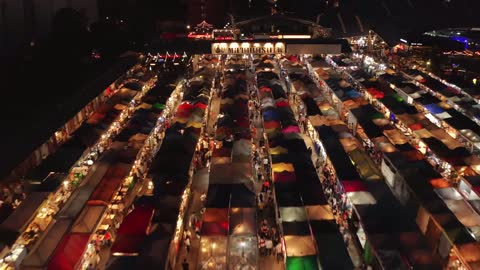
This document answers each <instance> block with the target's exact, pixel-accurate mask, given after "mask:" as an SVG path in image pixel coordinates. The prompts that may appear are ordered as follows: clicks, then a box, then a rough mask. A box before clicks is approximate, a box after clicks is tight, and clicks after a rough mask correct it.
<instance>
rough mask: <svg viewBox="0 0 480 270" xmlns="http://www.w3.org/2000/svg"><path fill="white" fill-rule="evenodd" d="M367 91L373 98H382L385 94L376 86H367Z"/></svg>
mask: <svg viewBox="0 0 480 270" xmlns="http://www.w3.org/2000/svg"><path fill="white" fill-rule="evenodd" d="M367 92H368V93H370V95H372V96H373V97H374V98H384V97H385V94H384V93H383V92H381V91H378V90H377V89H376V88H373V87H372V88H368V89H367Z"/></svg>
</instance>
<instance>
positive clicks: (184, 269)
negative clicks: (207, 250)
mask: <svg viewBox="0 0 480 270" xmlns="http://www.w3.org/2000/svg"><path fill="white" fill-rule="evenodd" d="M189 269H190V266H189V265H188V262H187V259H186V258H185V259H183V263H182V270H189Z"/></svg>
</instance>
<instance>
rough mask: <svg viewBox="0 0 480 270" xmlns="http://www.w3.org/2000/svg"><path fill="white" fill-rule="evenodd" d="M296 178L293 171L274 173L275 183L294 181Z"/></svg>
mask: <svg viewBox="0 0 480 270" xmlns="http://www.w3.org/2000/svg"><path fill="white" fill-rule="evenodd" d="M295 180H296V176H295V173H293V172H279V173H274V174H273V181H274V182H275V183H294V182H295Z"/></svg>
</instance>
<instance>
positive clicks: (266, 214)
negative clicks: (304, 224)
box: [247, 73, 284, 270]
mask: <svg viewBox="0 0 480 270" xmlns="http://www.w3.org/2000/svg"><path fill="white" fill-rule="evenodd" d="M247 74H248V81H249V82H252V83H251V84H250V83H249V85H250V86H252V87H255V88H254V89H255V95H257V94H258V91H257V89H256V85H255V84H254V83H253V81H252V80H253V76H254V75H253V74H251V73H247ZM249 90H250V89H249ZM250 100H256V101H258V98H257V97H256V96H255V97H252V96H251V95H250ZM251 113H253V115H254V116H256V117H254V118H253V119H254V121H253V126H255V128H256V130H257V132H256V134H254V137H253V142H254V143H255V145H256V146H257V149H258V150H260V148H259V146H260V141H261V140H262V139H263V138H264V132H263V123H262V115H261V110H260V108H258V109H255V110H253V111H251ZM265 143H266V142H265ZM265 147H266V146H265ZM265 149H266V150H265V156H264V155H262V154H261V151H259V154H260V158H259V159H260V163H261V164H262V165H261V166H260V168H261V169H260V171H261V174H262V175H263V177H264V179H265V177H267V178H268V180H269V181H271V179H270V176H271V173H270V171H266V170H264V166H263V159H264V158H265V157H266V158H268V150H267V149H268V148H265ZM269 168H271V164H270V163H269ZM257 174H258V172H256V174H255V176H254V179H255V180H256V181H255V194H256V196H257V198H258V195H259V194H260V192H261V191H262V184H263V182H262V181H258V179H257ZM270 187H272V183H270ZM257 202H258V199H257ZM274 203H275V201H274ZM263 220H267V222H268V225H269V227H272V226H274V227H275V228H276V229H277V232H278V224H277V222H276V218H275V207H274V206H273V205H272V206H269V207H265V208H264V209H263V210H260V209H257V227H258V229H260V228H261V223H262V221H263ZM258 269H259V270H263V269H269V270H270V269H271V270H283V269H284V264H283V260H281V261H277V260H276V258H275V256H274V255H273V252H272V255H267V256H262V255H259V257H258Z"/></svg>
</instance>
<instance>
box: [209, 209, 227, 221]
mask: <svg viewBox="0 0 480 270" xmlns="http://www.w3.org/2000/svg"><path fill="white" fill-rule="evenodd" d="M203 222H228V208H206V210H205V213H204V214H203Z"/></svg>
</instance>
